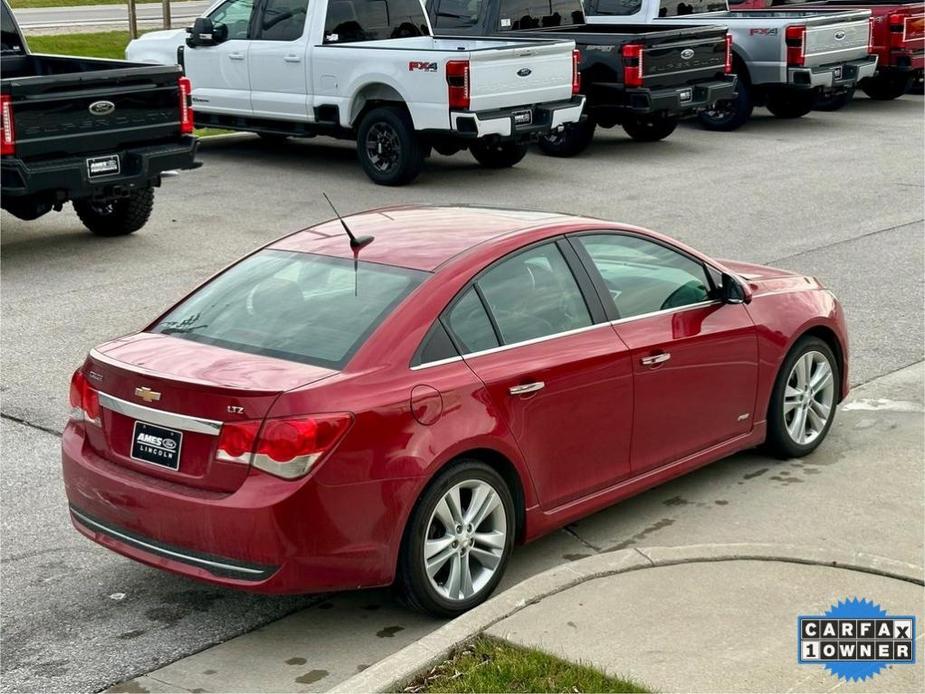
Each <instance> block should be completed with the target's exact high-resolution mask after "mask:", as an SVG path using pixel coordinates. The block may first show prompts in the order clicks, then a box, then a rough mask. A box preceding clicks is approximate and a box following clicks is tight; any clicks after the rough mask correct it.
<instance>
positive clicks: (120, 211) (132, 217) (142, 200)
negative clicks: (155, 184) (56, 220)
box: [74, 188, 154, 237]
mask: <svg viewBox="0 0 925 694" xmlns="http://www.w3.org/2000/svg"><path fill="white" fill-rule="evenodd" d="M153 208H154V188H143V189H141V190H136V191H133V192H132V193H130V194H129V195H128V196H127V197H124V198H118V199H116V200H109V201H106V202H99V201H95V200H75V201H74V211H75V212H77V216H78V217H79V218H80V221H81V222H83V224H84V226H85V227H87V229H89V230H90V231H91V232H92V233H94V234H95V235H96V236H107V237H112V236H125V235H127V234H131V233H133V232H135V231H138V230H139V229H141V227H143V226H144V225H145V224H146V223H147V221H148V218H149V217H150V216H151V210H152V209H153Z"/></svg>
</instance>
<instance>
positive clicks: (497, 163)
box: [469, 140, 527, 169]
mask: <svg viewBox="0 0 925 694" xmlns="http://www.w3.org/2000/svg"><path fill="white" fill-rule="evenodd" d="M469 151H470V152H471V153H472V156H473V157H475V160H476V161H477V162H478V163H479V164H481V165H482V166H484V167H485V168H486V169H509V168H511V167H512V166H514V165H515V164H516V163H518V162H519V161H520V160H521V159H523V158H524V156H526V154H527V145H522V144H520V143H519V142H494V143H488V142H484V141H482V140H476V141H475V142H473V143H472V144H471V145H469Z"/></svg>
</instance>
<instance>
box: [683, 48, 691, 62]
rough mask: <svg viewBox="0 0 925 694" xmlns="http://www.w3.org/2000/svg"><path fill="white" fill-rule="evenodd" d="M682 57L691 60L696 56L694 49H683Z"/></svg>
mask: <svg viewBox="0 0 925 694" xmlns="http://www.w3.org/2000/svg"><path fill="white" fill-rule="evenodd" d="M681 57H682V58H684V60H690V59H691V58H693V57H694V49H693V48H685V49H684V50H683V51H681Z"/></svg>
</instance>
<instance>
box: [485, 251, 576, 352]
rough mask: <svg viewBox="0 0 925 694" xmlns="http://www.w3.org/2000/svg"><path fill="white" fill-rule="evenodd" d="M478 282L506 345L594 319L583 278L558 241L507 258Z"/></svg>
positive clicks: (573, 326) (564, 330)
mask: <svg viewBox="0 0 925 694" xmlns="http://www.w3.org/2000/svg"><path fill="white" fill-rule="evenodd" d="M476 286H477V287H478V288H479V291H480V292H481V293H482V296H483V297H484V298H485V303H486V304H487V305H488V310H489V311H490V312H491V316H492V318H494V321H495V324H496V325H497V326H498V331H499V332H500V334H501V335H500V337H501V341H502V342H503V343H504V344H506V345H509V344H513V343H516V342H523V341H524V340H532V339H534V338H537V337H545V336H546V335H554V334H556V333H561V332H566V331H568V330H576V329H578V328H584V327H587V326H590V325H591V324H592V320H591V314H590V313H589V312H588V307H587V305H586V304H585V300H584V297H583V296H582V294H581V290H580V289H579V288H578V283H577V282H576V280H575V277H574V276H573V275H572V271H571V270H570V269H569V266H568V263H566V261H565V258H564V257H563V256H562V252H561V251H560V250H559V248H558V247H557V246H556V244H555V243H546V244H543V245H542V246H537V247H536V248H531V249H530V250H527V251H524V252H521V253H518V254H516V255H514V256H512V257H510V258H508V259H506V260H502V261H501V262H499V263H497V264H496V265H494V266H492V267H491V268H490V269H489V270H488V271H487V272H485V273H484V274H483V275H482V276H481V277H479V278H478V280H477V281H476Z"/></svg>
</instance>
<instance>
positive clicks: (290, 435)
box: [215, 412, 353, 480]
mask: <svg viewBox="0 0 925 694" xmlns="http://www.w3.org/2000/svg"><path fill="white" fill-rule="evenodd" d="M351 424H353V415H351V414H350V413H349V412H338V413H335V414H324V415H312V416H305V417H284V418H279V419H267V420H265V421H263V422H260V421H258V420H249V421H243V422H225V423H224V424H223V425H222V430H221V433H220V435H219V438H218V452H217V453H216V456H215V457H216V458H218V459H219V460H227V461H231V462H236V463H250V464H251V465H253V466H254V467H255V468H258V469H260V470H263V471H264V472H269V473H270V474H271V475H276V476H277V477H282V478H284V479H290V480H291V479H296V478H298V477H304V476H305V475H307V474H308V472H309V470H311V468H312V466H313V465H314V464H315V463H317V462H318V461H319V460H320V459H321V458H322V457H323V456H325V455H326V454H328V453H330V452H331V451H332V450H333V449H334V447H335V446H336V445H337V444H338V443H340V440H341V439H342V438H343V437H344V434H346V433H347V430H348V429H349V428H350V425H351Z"/></svg>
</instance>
